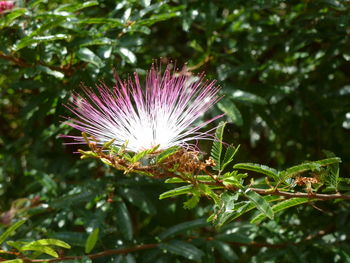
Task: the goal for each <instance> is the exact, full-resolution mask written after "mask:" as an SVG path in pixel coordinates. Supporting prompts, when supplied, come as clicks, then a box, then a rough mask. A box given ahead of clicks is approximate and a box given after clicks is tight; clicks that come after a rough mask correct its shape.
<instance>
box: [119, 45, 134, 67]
mask: <svg viewBox="0 0 350 263" xmlns="http://www.w3.org/2000/svg"><path fill="white" fill-rule="evenodd" d="M118 52H119V54H120V55H121V56H122V57H123V58H124V59H125V60H126V61H127V62H128V63H130V64H134V63H135V62H136V56H135V54H134V53H133V52H132V51H131V50H129V49H127V48H124V47H122V48H119V49H118Z"/></svg>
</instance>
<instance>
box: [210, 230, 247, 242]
mask: <svg viewBox="0 0 350 263" xmlns="http://www.w3.org/2000/svg"><path fill="white" fill-rule="evenodd" d="M215 239H217V240H221V241H225V242H237V243H244V244H249V243H251V242H252V240H251V239H250V238H249V237H247V235H245V234H241V233H229V232H227V233H222V234H218V235H216V236H215Z"/></svg>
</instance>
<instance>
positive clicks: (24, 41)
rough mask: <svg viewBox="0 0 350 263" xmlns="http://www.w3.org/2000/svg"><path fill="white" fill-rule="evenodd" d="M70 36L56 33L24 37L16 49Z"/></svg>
mask: <svg viewBox="0 0 350 263" xmlns="http://www.w3.org/2000/svg"><path fill="white" fill-rule="evenodd" d="M68 38H69V36H68V35H66V34H56V35H49V36H35V37H29V38H22V39H21V40H20V41H19V42H18V43H17V44H16V45H15V46H14V51H18V50H20V49H22V48H25V47H27V46H29V45H32V44H39V43H43V42H49V41H55V40H60V39H68Z"/></svg>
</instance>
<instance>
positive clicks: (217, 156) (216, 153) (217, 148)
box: [211, 122, 226, 171]
mask: <svg viewBox="0 0 350 263" xmlns="http://www.w3.org/2000/svg"><path fill="white" fill-rule="evenodd" d="M225 125H226V123H225V122H220V123H219V126H218V127H217V128H216V131H215V140H214V141H213V146H212V148H211V157H212V158H213V159H214V161H215V166H214V167H213V169H214V170H217V171H220V170H221V154H222V138H223V136H224V128H225Z"/></svg>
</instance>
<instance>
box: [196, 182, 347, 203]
mask: <svg viewBox="0 0 350 263" xmlns="http://www.w3.org/2000/svg"><path fill="white" fill-rule="evenodd" d="M200 183H202V184H208V185H218V186H221V187H223V188H224V189H226V190H229V191H238V190H239V188H238V187H234V186H231V185H224V184H223V182H222V181H219V182H218V181H216V182H200ZM248 189H249V190H251V191H254V192H256V193H258V194H261V195H278V196H284V197H287V198H294V197H303V198H310V199H318V200H334V199H346V200H350V195H346V194H341V193H336V194H318V193H302V192H294V193H292V192H285V191H279V190H278V189H275V190H273V189H261V188H253V187H252V188H248Z"/></svg>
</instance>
